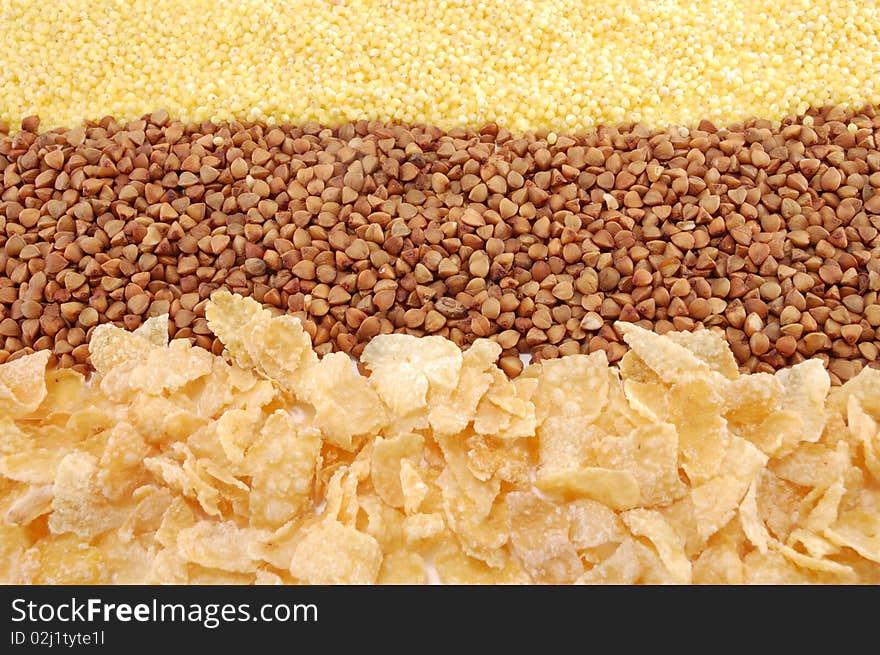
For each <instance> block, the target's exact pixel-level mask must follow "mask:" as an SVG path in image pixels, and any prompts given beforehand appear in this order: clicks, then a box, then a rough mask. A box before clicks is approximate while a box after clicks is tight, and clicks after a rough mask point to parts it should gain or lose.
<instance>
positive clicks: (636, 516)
mask: <svg viewBox="0 0 880 655" xmlns="http://www.w3.org/2000/svg"><path fill="white" fill-rule="evenodd" d="M620 518H621V519H622V520H623V522H624V524H626V527H628V528H629V530H630V532H632V534H633V535H634V536H637V537H646V538H647V539H648V540H649V541H650V542H651V543H652V544H653V546H654V548H655V549H656V551H657V555H658V556H659V557H660V560H661V561H662V562H663V565H664V566H665V567H666V569H667V571H668V572H669V574H670V575H671V576H672V580H673V581H674V582H675V583H676V584H690V582H691V563H690V561H689V560H688V557H687V555H685V552H684V543H683V542H682V540H681V537H679V535H678V534H677V533H676V532H675V530H674V529H673V528H672V526H671V525H669V523H668V522H667V521H666V519H665V518H663V515H662V514H660V512H657V511H655V510H648V509H634V510H630V511H629V512H624V513H623V514H621V516H620Z"/></svg>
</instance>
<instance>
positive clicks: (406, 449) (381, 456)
mask: <svg viewBox="0 0 880 655" xmlns="http://www.w3.org/2000/svg"><path fill="white" fill-rule="evenodd" d="M424 442H425V440H424V437H422V436H421V435H420V434H412V433H408V434H400V435H397V436H396V437H392V438H390V439H383V438H381V437H379V438H377V439H376V441H375V442H374V443H373V458H372V467H371V475H372V480H373V487H375V489H376V493H378V494H379V497H380V498H381V499H382V500H383V501H384V502H385V503H387V504H388V505H391V506H392V507H403V505H404V502H405V500H406V499H405V497H404V491H403V486H402V484H401V473H402V466H403V464H404V462H406V463H407V464H409V466H410V467H412V466H413V465H415V464H418V462H419V459H420V457H421V454H422V447H423V445H424ZM408 470H410V471H412V468H410V469H408ZM416 475H417V474H416Z"/></svg>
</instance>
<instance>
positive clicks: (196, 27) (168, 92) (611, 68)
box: [0, 0, 880, 132]
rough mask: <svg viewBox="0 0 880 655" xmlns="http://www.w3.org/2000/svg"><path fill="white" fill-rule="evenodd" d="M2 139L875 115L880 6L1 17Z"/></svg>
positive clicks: (62, 12) (302, 8)
mask: <svg viewBox="0 0 880 655" xmlns="http://www.w3.org/2000/svg"><path fill="white" fill-rule="evenodd" d="M0 44H3V47H2V48H0V120H6V121H10V122H17V121H19V120H21V118H22V117H24V116H26V115H29V114H38V115H40V116H41V118H42V120H43V125H44V126H54V125H71V124H78V123H79V121H80V120H81V119H82V118H84V117H88V118H97V117H100V116H103V115H107V114H111V115H114V116H116V117H119V118H134V117H136V116H139V115H141V114H144V113H146V112H149V111H151V110H153V109H156V108H159V107H164V108H166V109H168V110H169V111H170V112H171V113H172V114H173V115H175V116H177V117H179V118H181V119H184V120H195V121H202V120H207V119H211V120H215V121H218V120H227V119H230V118H239V119H262V120H268V121H272V120H276V121H283V122H302V121H308V120H316V121H320V122H321V123H324V124H329V125H333V124H338V123H341V122H343V121H347V120H352V119H358V118H364V117H367V118H374V119H382V120H394V121H403V122H409V123H433V124H437V125H440V126H441V127H450V126H453V125H463V124H467V125H482V124H484V123H487V122H496V123H498V124H499V125H503V126H505V127H508V128H510V129H512V130H514V131H525V130H530V129H548V130H557V131H568V132H570V131H578V130H581V129H584V128H587V127H590V126H592V125H595V124H598V123H619V122H624V121H644V122H647V123H650V124H667V123H678V124H693V123H696V122H698V121H699V120H700V119H704V118H708V119H711V120H714V121H718V122H722V123H724V122H732V121H737V120H740V119H742V118H745V117H748V116H760V117H764V118H770V119H779V118H782V117H783V116H785V115H787V114H792V113H802V112H803V111H805V110H806V108H807V106H808V105H815V106H818V105H823V104H827V103H837V104H848V105H863V104H865V103H873V104H880V2H878V1H877V0H784V1H780V0H653V1H651V2H642V1H641V0H617V1H609V0H602V1H601V2H599V1H596V0H580V1H575V0H547V1H544V2H516V3H511V2H510V0H482V1H481V2H475V1H474V0H458V1H453V0H446V1H443V0H430V1H429V0H424V1H414V0H403V1H394V2H388V1H384V2H376V1H372V2H371V1H369V0H368V1H362V0H323V1H316V0H237V1H236V2H216V1H215V0H187V1H185V2H184V1H182V0H153V1H151V2H137V3H132V2H122V1H118V0H88V1H84V0H83V1H76V0H66V1H65V2H48V3H47V2H35V1H34V0H3V1H2V2H0Z"/></svg>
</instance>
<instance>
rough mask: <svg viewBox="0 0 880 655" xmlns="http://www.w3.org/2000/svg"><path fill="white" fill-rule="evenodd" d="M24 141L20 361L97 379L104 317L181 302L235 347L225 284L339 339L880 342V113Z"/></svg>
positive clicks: (216, 129)
mask: <svg viewBox="0 0 880 655" xmlns="http://www.w3.org/2000/svg"><path fill="white" fill-rule="evenodd" d="M38 127H39V121H38V120H37V119H36V118H35V117H32V118H28V119H25V121H23V124H22V130H21V131H19V132H15V133H7V132H8V131H6V130H4V131H3V133H2V134H0V170H2V195H0V271H2V277H0V362H3V361H6V360H8V359H11V358H14V357H16V356H21V355H23V354H25V353H29V352H32V351H33V350H40V349H49V350H52V351H53V353H54V355H55V358H56V359H57V363H58V364H59V365H61V366H74V367H77V368H79V369H82V370H85V369H86V368H87V367H88V357H89V353H88V340H89V336H90V333H91V331H92V330H93V328H94V327H95V326H96V325H99V324H102V323H113V324H116V325H121V326H124V327H126V328H127V329H133V328H135V327H137V326H138V325H140V324H141V322H142V321H143V320H145V319H146V318H147V317H150V316H156V315H159V314H162V313H165V312H168V313H170V315H171V319H172V323H173V325H172V326H171V330H172V336H176V337H188V338H191V339H193V340H194V341H195V342H196V343H197V344H199V345H202V346H204V347H206V348H209V349H211V350H213V351H214V352H215V353H219V352H220V350H221V349H222V345H221V344H220V342H219V341H217V340H216V339H215V338H214V336H213V335H212V334H211V332H210V330H209V329H208V326H207V322H206V320H205V316H204V308H205V305H206V301H207V299H208V297H209V296H210V294H211V293H212V292H213V291H214V290H216V289H218V288H221V287H225V288H228V289H229V290H231V291H233V292H235V293H239V294H244V295H249V296H252V297H254V298H256V299H257V300H259V301H260V302H262V303H263V304H264V305H266V306H268V307H274V308H277V309H278V310H279V312H289V313H291V314H293V315H296V316H298V317H300V318H301V319H302V320H303V321H304V325H305V328H306V330H307V331H308V332H309V334H310V335H311V337H312V339H313V341H314V344H315V346H316V350H317V351H318V352H319V353H321V354H323V353H327V352H330V351H332V350H342V351H345V352H349V353H352V354H354V355H359V354H360V352H361V350H362V348H363V345H364V343H365V342H366V341H367V340H369V339H370V338H371V337H373V336H375V335H377V334H380V333H389V332H394V331H396V332H406V333H409V334H415V335H422V334H439V335H442V336H445V337H448V338H450V339H452V340H453V341H455V342H456V343H458V344H460V345H462V346H467V345H468V344H469V343H471V342H472V341H473V340H474V339H475V338H478V337H487V336H491V337H492V338H493V339H495V340H496V341H498V342H499V343H500V344H501V346H502V347H503V349H504V352H503V355H504V356H503V358H502V360H501V364H502V367H503V368H504V370H505V371H506V372H508V373H509V374H516V373H517V372H518V371H519V370H520V369H521V366H522V364H521V363H520V360H519V358H518V357H517V356H516V355H518V353H520V352H531V353H533V354H534V355H535V356H536V357H539V358H552V357H557V356H559V355H564V354H568V353H575V352H590V351H595V350H598V349H602V350H605V351H606V352H607V354H608V357H609V359H610V360H611V361H616V360H618V359H620V357H621V356H622V355H623V354H624V352H625V351H626V346H625V344H624V343H623V341H622V339H621V338H620V335H619V334H618V333H617V332H616V331H615V330H614V329H613V328H612V325H611V324H612V323H613V322H614V321H625V322H635V323H638V324H639V325H641V326H643V327H646V328H650V329H653V330H654V331H656V332H658V333H664V332H667V331H669V330H673V329H675V330H693V329H698V328H701V327H705V328H710V329H713V330H717V331H721V332H722V333H723V334H724V336H725V337H726V339H727V341H728V342H729V343H730V345H731V348H732V350H733V352H734V354H735V355H736V358H737V360H738V361H739V363H740V365H741V367H742V368H743V370H748V371H768V372H769V371H773V370H775V369H777V368H780V367H783V366H787V365H790V364H793V363H797V362H799V361H802V360H803V359H805V358H807V357H819V358H821V359H822V360H823V361H825V362H826V363H827V365H828V369H829V372H830V373H831V377H832V380H833V381H834V382H835V383H839V382H840V381H844V380H847V379H849V378H851V377H852V376H853V375H855V374H856V373H857V372H858V371H859V370H861V368H862V367H864V366H865V365H866V364H870V363H873V362H875V361H877V356H878V345H880V339H878V337H880V333H878V332H877V330H878V326H880V301H878V290H880V239H878V227H880V149H878V145H880V144H878V131H880V115H878V113H877V108H876V107H867V108H865V109H863V110H862V111H860V112H854V111H852V110H847V109H843V108H841V107H826V108H823V109H821V110H810V111H809V112H808V113H807V115H806V116H805V117H801V118H799V119H796V120H795V119H789V120H786V121H784V122H783V124H782V125H781V126H774V125H772V124H771V123H770V122H767V121H761V120H753V121H750V122H747V123H745V124H741V125H732V126H730V127H727V128H724V129H718V128H716V127H715V126H714V125H712V124H710V123H708V122H703V123H701V124H700V125H699V129H692V130H687V129H684V128H676V127H671V128H668V129H665V130H660V129H655V130H651V129H648V128H646V127H644V126H642V125H630V126H622V127H619V128H605V127H600V128H598V129H596V130H594V131H591V132H589V133H587V134H584V135H581V136H577V137H574V136H568V135H556V134H554V133H549V134H548V133H540V134H531V135H526V136H523V137H513V136H512V135H511V134H510V133H509V132H507V131H506V130H504V129H498V128H496V127H495V126H493V125H488V126H486V127H484V128H483V129H482V130H479V131H472V130H466V129H453V130H450V131H448V132H444V131H442V130H440V129H438V128H433V127H425V126H400V125H394V126H389V125H380V124H374V123H368V122H366V121H361V122H357V123H349V124H345V125H342V126H341V127H338V128H334V129H326V128H322V127H321V126H319V125H317V124H305V125H301V126H275V127H270V126H267V125H264V124H259V123H256V124H255V123H238V122H236V123H231V124H219V125H216V124H212V123H202V124H183V123H178V122H173V121H171V120H170V119H169V117H168V114H167V113H166V112H164V111H160V112H156V113H154V114H152V115H149V116H146V117H144V119H143V120H140V121H136V122H131V123H127V124H121V123H117V122H115V121H114V120H113V119H112V118H105V119H103V120H101V121H100V122H99V123H88V124H86V126H85V127H79V128H74V129H58V130H53V131H49V132H44V133H38Z"/></svg>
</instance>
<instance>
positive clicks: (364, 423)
mask: <svg viewBox="0 0 880 655" xmlns="http://www.w3.org/2000/svg"><path fill="white" fill-rule="evenodd" d="M297 395H298V396H299V397H300V398H302V399H303V400H305V401H306V402H308V403H310V404H311V405H313V406H314V408H315V417H314V423H315V425H316V426H317V427H318V428H319V429H320V430H321V432H322V434H323V435H324V438H325V439H326V440H327V441H329V442H330V443H332V444H335V445H336V446H339V447H340V448H343V449H345V450H351V449H353V448H354V445H355V439H356V438H357V437H360V436H363V435H367V434H375V433H377V432H378V431H379V429H380V428H381V427H382V426H383V425H384V423H385V421H386V416H385V409H384V407H383V406H382V402H381V401H380V400H379V396H378V395H377V394H376V392H375V391H374V390H373V389H372V387H370V385H369V383H368V382H367V380H365V379H364V378H363V377H361V376H360V375H359V374H358V373H357V372H356V371H355V370H354V369H353V368H352V365H351V360H350V359H349V357H348V355H346V354H345V353H331V354H329V355H325V356H324V358H323V359H322V360H321V361H320V362H318V363H317V364H315V365H314V366H312V367H311V368H310V369H309V375H308V376H307V377H305V378H304V379H303V382H302V384H301V386H300V387H299V391H298V394H297ZM343 398H344V399H345V400H344V402H340V399H343Z"/></svg>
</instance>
